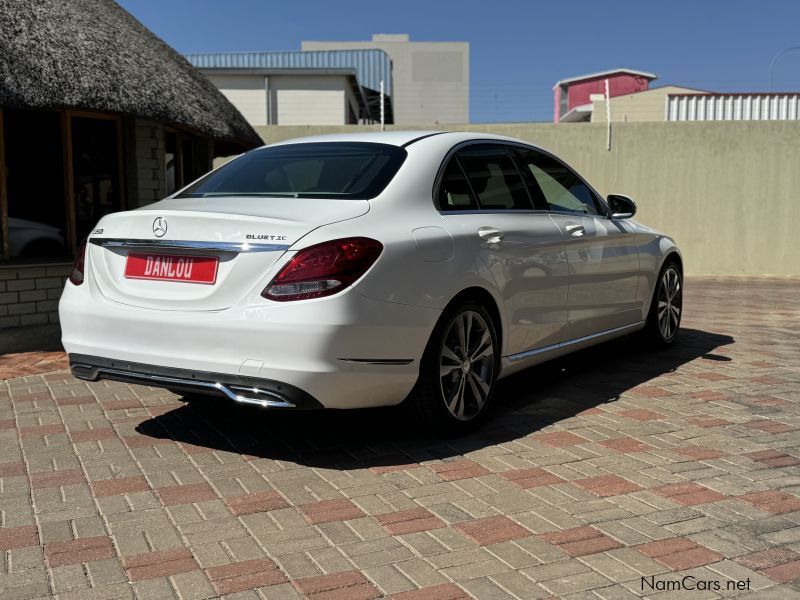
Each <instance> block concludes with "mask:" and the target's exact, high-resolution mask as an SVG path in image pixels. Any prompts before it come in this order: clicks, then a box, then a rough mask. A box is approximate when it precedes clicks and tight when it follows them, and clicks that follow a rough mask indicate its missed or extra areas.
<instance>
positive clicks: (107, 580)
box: [0, 279, 800, 600]
mask: <svg viewBox="0 0 800 600" xmlns="http://www.w3.org/2000/svg"><path fill="white" fill-rule="evenodd" d="M687 288H688V295H687V298H686V306H687V312H686V318H685V322H684V326H685V329H684V331H683V335H682V339H681V341H680V343H679V344H678V346H677V347H675V348H674V349H672V350H671V351H669V352H665V353H660V354H650V353H643V352H641V351H640V350H638V349H637V348H636V347H635V346H633V345H631V343H630V342H629V341H627V340H623V341H620V342H615V343H612V344H609V345H606V346H603V347H601V348H599V349H595V350H590V351H587V352H584V353H582V354H580V355H578V356H576V357H573V358H570V359H566V360H562V361H559V362H558V363H554V364H549V365H546V366H542V367H539V368H536V369H533V370H530V371H529V372H527V373H525V374H523V375H522V376H519V377H515V378H513V379H511V380H509V381H507V382H505V383H504V384H503V385H502V388H501V390H500V397H499V399H500V400H502V401H503V402H502V406H499V407H498V409H497V411H496V415H495V418H494V419H493V420H492V422H491V424H490V426H489V427H487V428H485V429H483V430H482V431H481V432H479V433H477V434H475V435H473V436H471V437H467V438H463V439H458V440H453V441H449V442H442V441H434V440H430V439H423V438H420V437H419V436H418V434H416V433H415V431H414V427H413V424H408V423H405V422H402V421H400V420H398V418H397V414H396V413H395V412H394V411H387V410H380V411H364V412H357V413H347V414H324V415H321V414H319V413H316V414H312V415H297V414H273V413H264V412H259V411H257V410H250V409H245V408H238V407H233V406H229V405H225V406H219V405H216V406H215V405H209V404H207V403H206V404H201V405H187V404H183V403H182V402H181V401H180V400H179V399H178V398H177V397H176V396H173V395H171V394H168V393H165V392H161V391H158V390H153V389H149V388H144V387H136V386H128V385H124V384H118V383H99V384H91V385H87V384H86V383H83V382H80V381H76V380H75V379H72V378H71V377H69V375H68V374H67V373H66V372H63V371H61V372H52V373H48V374H44V375H32V376H28V377H22V378H16V379H10V380H8V381H6V382H0V449H2V456H0V476H1V477H2V494H0V511H2V513H1V514H2V531H0V549H2V550H3V561H2V563H1V564H0V566H1V567H2V569H1V570H0V597H2V598H3V599H13V598H33V597H51V596H54V595H57V596H58V597H59V598H63V599H68V598H76V599H77V598H80V599H84V598H117V597H120V598H129V597H137V598H143V599H148V600H152V599H157V598H174V597H179V598H207V597H216V596H219V595H225V594H229V597H232V598H233V597H236V598H258V597H266V598H294V597H302V596H308V597H310V598H312V599H315V600H322V599H330V598H348V599H349V598H353V599H358V598H362V599H365V598H376V597H381V596H391V597H393V598H401V599H404V600H412V599H419V598H442V599H449V600H455V599H459V598H469V597H475V598H490V599H492V600H494V599H502V598H519V599H527V598H541V597H548V596H557V597H568V598H598V597H599V598H608V599H612V598H627V597H634V596H637V595H651V596H656V597H667V596H669V597H686V598H715V597H719V596H726V595H735V594H737V593H738V594H743V595H744V596H746V597H748V598H750V597H752V598H757V597H761V598H790V597H800V434H799V432H798V428H800V341H798V336H799V335H800V310H798V307H797V300H798V297H799V295H798V291H800V282H798V281H797V280H794V281H787V280H782V281H781V280H766V279H765V280H756V281H744V280H736V279H731V280H718V279H717V280H706V279H703V280H693V281H689V283H688V286H687ZM686 574H689V575H693V576H694V577H695V579H688V580H686V581H685V582H686V583H687V584H689V585H691V584H692V582H694V585H695V586H697V585H698V582H706V581H708V582H710V583H709V584H708V585H709V586H710V587H711V590H709V591H693V592H689V591H686V592H683V593H681V594H678V593H676V592H674V591H673V592H663V593H661V595H659V592H658V591H653V590H651V589H650V588H649V587H648V585H652V586H653V587H654V588H656V590H659V589H665V588H666V586H674V585H676V584H677V583H676V582H679V581H681V577H682V576H683V575H686ZM643 576H644V577H645V580H646V583H644V584H643V583H642V577H643ZM651 576H652V579H651V578H650V577H651ZM647 582H649V583H647ZM715 582H716V584H717V585H719V586H720V587H721V588H722V589H721V590H719V591H717V590H715V589H714V588H715ZM728 582H734V583H733V584H730V585H736V582H741V583H740V584H739V585H741V586H745V585H749V588H750V590H749V591H745V592H742V591H738V592H735V591H727V587H728V585H729V583H728ZM643 585H644V586H645V588H644V590H643V588H642V586H643ZM699 585H700V586H701V587H703V585H704V584H702V583H700V584H699ZM740 589H741V588H740Z"/></svg>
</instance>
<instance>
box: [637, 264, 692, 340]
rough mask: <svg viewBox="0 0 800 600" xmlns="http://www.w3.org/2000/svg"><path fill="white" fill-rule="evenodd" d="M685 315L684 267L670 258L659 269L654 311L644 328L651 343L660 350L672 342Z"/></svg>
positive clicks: (653, 305) (652, 310)
mask: <svg viewBox="0 0 800 600" xmlns="http://www.w3.org/2000/svg"><path fill="white" fill-rule="evenodd" d="M675 286H677V287H675ZM660 311H663V312H660ZM665 315H667V317H666V318H668V319H669V322H668V323H667V322H666V321H665ZM682 317H683V271H682V270H681V266H680V264H679V263H678V261H677V260H675V259H674V258H668V259H667V260H666V261H665V262H664V265H663V266H662V267H661V271H660V272H659V273H658V279H657V280H656V286H655V290H654V291H653V299H652V301H651V302H650V312H649V313H648V314H647V323H646V324H645V327H644V331H643V334H644V339H645V341H646V342H647V344H648V345H649V346H650V347H651V348H654V349H656V350H665V349H667V348H669V347H670V346H672V345H673V344H674V343H675V342H676V340H677V339H678V334H679V332H680V326H681V318H682Z"/></svg>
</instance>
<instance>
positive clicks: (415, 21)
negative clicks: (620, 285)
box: [120, 0, 800, 122]
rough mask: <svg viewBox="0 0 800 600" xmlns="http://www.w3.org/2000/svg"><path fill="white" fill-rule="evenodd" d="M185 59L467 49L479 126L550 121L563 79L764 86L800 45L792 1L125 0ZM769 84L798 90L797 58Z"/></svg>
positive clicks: (797, 11) (798, 16)
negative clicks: (611, 74) (341, 47)
mask: <svg viewBox="0 0 800 600" xmlns="http://www.w3.org/2000/svg"><path fill="white" fill-rule="evenodd" d="M120 4H122V6H124V7H125V8H126V9H127V10H129V11H130V12H131V13H132V14H133V15H134V16H135V17H137V18H138V19H139V20H140V21H142V22H143V23H144V24H145V25H146V26H147V27H148V28H150V29H151V30H152V31H153V32H155V33H156V34H157V35H158V36H160V37H161V38H162V39H164V40H165V41H166V42H167V43H168V44H170V45H172V46H173V47H174V48H176V49H177V50H178V51H179V52H182V53H192V52H235V51H254V50H299V49H300V42H301V41H302V40H368V39H370V37H371V35H372V34H373V33H408V34H410V35H411V39H412V40H420V41H422V40H424V41H467V42H469V43H470V78H471V81H470V114H471V120H472V121H473V122H520V121H548V120H550V119H552V111H553V107H552V104H553V99H552V98H553V96H552V86H553V84H554V83H555V82H556V81H558V80H559V79H563V78H565V77H571V76H574V75H581V74H583V73H590V72H593V71H602V70H606V69H610V68H614V67H620V66H625V67H630V68H634V69H640V70H643V71H649V72H653V73H656V74H658V75H659V79H658V80H657V82H656V85H658V84H662V85H663V84H667V83H673V84H677V85H686V86H690V87H698V88H702V89H709V90H715V91H766V90H767V87H768V72H769V64H770V61H771V60H772V57H773V56H774V55H775V53H776V52H778V51H779V50H781V49H782V48H786V47H787V46H800V28H798V24H799V23H800V2H793V1H791V0H785V1H779V0H748V1H740V0H724V1H723V0H719V1H708V0H693V1H686V0H670V2H655V1H650V2H648V1H642V0H639V1H628V0H606V1H604V2H599V1H597V0H593V1H590V2H586V1H582V0H572V1H552V0H551V1H548V2H542V1H538V0H527V1H526V0H493V1H487V0H482V1H481V0H460V1H452V0H395V1H387V0H371V1H369V2H366V1H361V0H327V1H323V0H260V1H257V0H226V1H225V2H222V1H220V0H167V1H161V2H155V1H153V0H121V2H120ZM774 82H775V83H774V87H775V89H778V90H800V51H793V52H788V53H786V54H785V55H783V56H782V57H781V58H780V59H779V60H778V62H777V63H776V66H775V71H774Z"/></svg>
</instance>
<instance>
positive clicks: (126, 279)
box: [87, 197, 369, 311]
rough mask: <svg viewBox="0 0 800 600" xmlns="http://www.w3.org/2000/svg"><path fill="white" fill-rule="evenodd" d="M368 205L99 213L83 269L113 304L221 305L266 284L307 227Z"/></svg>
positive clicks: (195, 204)
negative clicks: (188, 272)
mask: <svg viewBox="0 0 800 600" xmlns="http://www.w3.org/2000/svg"><path fill="white" fill-rule="evenodd" d="M368 210H369V203H368V202H367V201H362V200H335V199H317V198H314V199H308V198H303V199H297V198H263V197H261V198H219V197H217V198H208V199H206V198H191V199H169V200H165V201H162V202H159V203H157V204H154V205H151V206H150V207H147V208H146V209H139V210H135V211H129V212H124V213H116V214H112V215H108V216H107V217H105V218H103V220H102V221H101V222H100V223H98V226H97V229H96V230H95V232H93V234H92V235H91V236H90V238H89V242H90V243H89V244H88V246H87V249H88V253H89V271H90V273H91V274H92V275H93V277H94V280H95V281H96V283H97V286H98V288H99V290H100V292H101V293H102V294H103V295H104V296H106V297H107V298H109V299H110V300H113V301H115V302H119V303H122V304H128V305H131V306H137V307H145V308H152V309H159V310H182V311H187V310H189V311H211V310H223V309H225V308H228V307H230V306H233V305H234V304H236V303H237V302H240V301H242V300H243V299H244V298H246V297H248V295H249V294H251V293H252V292H253V289H254V288H255V287H258V286H264V285H266V283H268V281H266V279H265V278H266V276H267V275H268V272H269V270H270V268H271V267H272V266H273V265H274V264H275V262H276V261H277V260H278V259H279V258H280V257H281V256H282V255H283V254H284V253H285V252H286V251H287V249H288V248H289V247H290V246H292V245H293V244H294V243H295V242H297V241H298V240H299V239H300V238H302V237H303V236H305V235H306V234H308V233H309V232H310V231H312V230H314V229H316V228H317V227H320V226H322V225H327V224H330V223H333V222H337V221H342V220H347V219H353V218H356V217H358V216H361V215H363V214H365V213H366V212H367V211H368ZM195 257H196V259H195ZM129 260H130V263H129ZM133 263H138V264H133ZM192 263H193V264H194V265H195V271H194V272H193V273H192V274H191V277H183V276H182V275H183V274H184V272H185V269H186V270H188V268H189V267H186V265H189V264H192ZM212 263H213V267H212ZM145 265H146V266H145ZM153 265H155V269H153ZM201 267H202V268H201ZM184 268H185V269H184ZM212 268H213V270H214V272H213V274H212V273H211V269H212ZM212 275H213V276H212Z"/></svg>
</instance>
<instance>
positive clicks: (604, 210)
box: [432, 138, 610, 218]
mask: <svg viewBox="0 0 800 600" xmlns="http://www.w3.org/2000/svg"><path fill="white" fill-rule="evenodd" d="M487 143H488V144H496V145H499V146H503V147H504V148H505V151H506V152H507V153H508V155H509V156H510V157H511V160H512V161H513V163H514V165H515V167H516V169H517V172H518V173H519V176H520V177H521V178H522V181H523V183H524V184H525V189H526V191H527V193H528V198H529V200H530V203H531V207H532V208H530V209H519V208H506V209H500V210H491V209H482V208H481V206H480V202H479V201H478V198H477V196H476V195H475V191H474V190H473V189H472V183H471V182H470V180H469V176H468V175H467V173H466V171H464V168H463V166H462V165H461V163H460V161H459V168H461V171H462V172H463V173H464V176H465V177H466V179H467V183H468V184H469V188H470V194H471V195H472V199H473V201H474V202H475V205H476V206H477V207H478V208H477V209H469V210H442V208H441V206H440V205H439V192H440V187H441V183H442V178H443V175H444V171H445V168H446V167H447V165H448V164H449V161H450V159H451V158H452V157H453V156H455V155H456V153H457V152H458V151H459V150H461V149H462V148H464V147H467V146H472V145H476V144H487ZM511 148H521V149H523V150H528V151H533V152H538V153H539V154H542V155H544V156H547V157H549V158H551V159H553V160H555V161H556V162H557V163H559V164H560V165H562V166H563V167H564V168H566V169H567V170H568V171H569V172H570V173H572V175H574V176H575V177H576V178H577V179H578V181H580V182H581V183H583V184H584V185H585V186H586V187H587V188H588V190H589V191H590V192H591V194H592V196H593V198H594V201H595V204H596V205H597V210H598V214H596V215H585V216H588V217H594V218H608V215H609V214H610V212H609V208H608V203H607V202H606V201H605V199H604V198H603V196H602V195H600V194H599V193H598V192H597V190H596V189H594V187H593V186H592V185H591V184H589V182H588V181H586V179H584V178H583V177H582V176H581V175H580V174H579V173H578V172H577V171H576V170H575V169H573V168H572V167H570V166H569V165H568V164H567V163H565V162H564V161H563V160H561V159H560V158H558V157H557V156H556V155H555V154H553V153H552V152H548V151H547V150H545V149H543V148H539V147H537V146H534V145H532V144H526V143H524V142H518V141H516V140H497V139H491V138H490V139H485V138H476V139H472V140H465V141H463V142H459V143H458V144H456V145H454V146H453V147H451V148H450V149H449V150H448V151H447V154H445V156H444V158H443V159H442V162H441V163H440V165H439V169H438V171H437V172H436V177H435V178H434V180H433V190H432V200H433V206H434V208H435V209H436V211H437V212H438V213H439V214H440V215H458V214H476V213H489V214H506V213H507V214H514V213H526V214H527V213H537V214H554V215H566V214H571V213H566V212H562V211H554V210H550V207H549V206H548V207H547V208H537V207H536V202H535V200H534V195H533V193H532V191H531V189H530V182H529V177H527V176H526V175H525V172H524V170H523V169H522V168H520V164H519V161H518V160H517V157H516V155H515V153H514V152H513V151H511ZM534 183H535V182H534ZM537 185H538V184H537ZM539 192H540V194H542V197H544V194H543V193H542V192H541V189H540V190H539ZM545 200H546V198H545Z"/></svg>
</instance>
